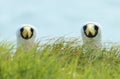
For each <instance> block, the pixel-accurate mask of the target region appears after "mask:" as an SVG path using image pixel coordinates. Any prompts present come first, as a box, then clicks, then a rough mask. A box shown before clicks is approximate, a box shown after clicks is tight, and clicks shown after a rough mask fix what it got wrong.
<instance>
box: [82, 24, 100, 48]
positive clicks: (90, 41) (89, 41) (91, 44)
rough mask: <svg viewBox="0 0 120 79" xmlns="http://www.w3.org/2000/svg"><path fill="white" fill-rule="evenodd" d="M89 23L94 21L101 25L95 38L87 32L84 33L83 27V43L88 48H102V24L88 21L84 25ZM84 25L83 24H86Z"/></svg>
mask: <svg viewBox="0 0 120 79" xmlns="http://www.w3.org/2000/svg"><path fill="white" fill-rule="evenodd" d="M88 23H92V24H95V25H97V26H98V27H99V29H98V34H97V35H96V36H95V37H94V38H88V37H87V36H86V35H85V34H84V30H83V27H82V30H81V35H82V40H83V45H84V46H85V47H86V48H87V49H90V48H92V49H96V48H101V47H102V33H101V25H100V24H98V23H96V22H87V23H85V24H84V25H86V24H88ZM84 25H82V26H84Z"/></svg>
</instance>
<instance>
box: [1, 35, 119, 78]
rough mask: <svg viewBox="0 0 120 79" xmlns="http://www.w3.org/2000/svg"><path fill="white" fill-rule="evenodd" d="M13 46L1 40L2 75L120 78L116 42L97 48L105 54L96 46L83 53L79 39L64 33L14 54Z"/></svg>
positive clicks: (17, 76) (15, 76)
mask: <svg viewBox="0 0 120 79" xmlns="http://www.w3.org/2000/svg"><path fill="white" fill-rule="evenodd" d="M36 49H37V50H36ZM13 50H14V46H13V45H12V44H10V43H9V42H7V43H5V42H0V79H119V78H120V75H119V74H120V57H119V53H120V51H119V48H116V47H114V46H113V47H111V48H109V49H107V48H103V49H102V50H97V51H96V53H101V54H100V55H99V56H93V54H92V53H93V51H92V50H89V51H87V52H88V53H83V52H84V47H82V46H81V41H80V40H79V39H77V38H75V39H71V38H64V37H60V38H57V39H52V40H48V42H46V43H44V44H42V43H41V42H39V46H37V47H36V48H35V49H33V50H31V51H18V52H17V53H15V54H14V56H11V55H12V54H13V53H14V52H13ZM94 52H95V51H94ZM91 54H92V55H91Z"/></svg>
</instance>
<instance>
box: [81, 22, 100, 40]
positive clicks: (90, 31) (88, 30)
mask: <svg viewBox="0 0 120 79" xmlns="http://www.w3.org/2000/svg"><path fill="white" fill-rule="evenodd" d="M98 30H99V27H98V26H97V25H96V24H94V23H88V24H86V25H84V26H83V31H84V34H85V35H86V36H87V37H88V38H94V37H96V36H97V34H98Z"/></svg>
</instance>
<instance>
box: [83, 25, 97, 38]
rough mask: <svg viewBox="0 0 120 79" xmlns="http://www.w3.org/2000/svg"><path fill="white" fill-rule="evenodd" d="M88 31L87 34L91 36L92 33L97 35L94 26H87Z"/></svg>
mask: <svg viewBox="0 0 120 79" xmlns="http://www.w3.org/2000/svg"><path fill="white" fill-rule="evenodd" d="M87 26H88V27H87V29H86V31H85V32H86V34H87V35H89V34H90V33H91V34H92V35H93V36H94V35H95V32H96V30H95V29H94V24H88V25H87Z"/></svg>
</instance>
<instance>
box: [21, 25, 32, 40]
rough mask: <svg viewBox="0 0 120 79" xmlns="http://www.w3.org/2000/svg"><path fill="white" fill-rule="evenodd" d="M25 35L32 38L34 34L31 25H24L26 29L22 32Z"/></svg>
mask: <svg viewBox="0 0 120 79" xmlns="http://www.w3.org/2000/svg"><path fill="white" fill-rule="evenodd" d="M22 35H23V37H25V38H30V37H31V35H32V32H31V31H30V27H24V30H23V32H22Z"/></svg>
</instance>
